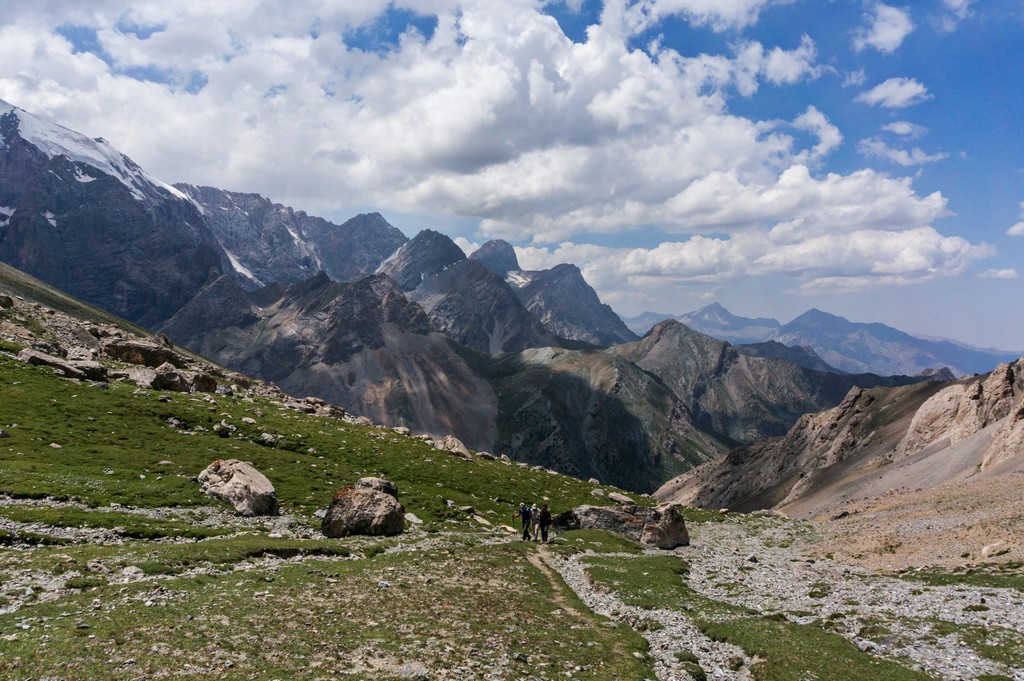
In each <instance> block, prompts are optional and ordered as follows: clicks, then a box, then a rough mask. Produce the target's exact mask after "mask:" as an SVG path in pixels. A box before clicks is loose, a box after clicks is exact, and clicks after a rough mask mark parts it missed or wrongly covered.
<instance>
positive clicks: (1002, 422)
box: [657, 360, 1024, 517]
mask: <svg viewBox="0 0 1024 681" xmlns="http://www.w3.org/2000/svg"><path fill="white" fill-rule="evenodd" d="M1022 370H1024V362H1022V361H1020V360H1018V361H1017V362H1013V363H1010V364H1007V365H1001V366H999V367H998V368H997V369H996V370H995V371H993V372H991V373H990V374H987V375H984V376H978V377H975V378H971V379H964V380H961V381H956V382H951V383H921V384H917V385H912V386H905V387H900V388H892V389H884V388H877V389H873V390H861V389H853V390H851V391H850V393H849V394H848V395H847V397H846V399H844V400H843V402H842V403H841V404H840V405H839V406H837V407H835V408H833V409H830V410H827V411H824V412H820V413H816V414H808V415H806V416H804V417H802V418H801V419H800V420H799V421H798V422H797V424H796V425H795V426H794V427H793V428H792V429H791V430H790V431H789V432H788V433H787V434H786V435H785V436H784V437H781V438H775V439H768V440H762V441H758V442H755V443H753V444H751V445H749V446H746V447H742V448H739V449H737V450H735V451H733V452H731V453H730V454H729V455H728V456H727V457H725V458H723V459H721V460H720V461H716V462H712V463H711V464H707V465H705V466H702V467H700V468H698V469H695V470H693V471H690V472H689V473H686V474H684V475H683V476H681V477H679V478H677V479H675V480H672V481H670V482H668V483H666V484H665V485H664V486H663V487H662V488H661V489H659V490H658V492H657V496H658V497H659V498H663V499H674V500H679V501H683V502H686V503H693V504H696V505H701V506H706V507H719V506H724V507H730V508H737V509H746V510H751V509H756V508H769V507H774V508H778V509H780V510H783V511H784V512H786V513H790V514H794V515H799V516H803V517H821V516H826V515H829V514H841V513H842V512H844V511H845V512H846V513H849V512H850V509H855V508H857V507H858V504H864V503H866V502H868V501H870V500H872V499H873V500H874V501H876V502H877V501H878V499H879V498H880V497H882V496H883V495H889V496H895V497H901V496H904V495H914V494H919V493H922V491H928V490H931V491H932V492H933V493H936V492H935V490H940V489H944V488H945V487H948V486H950V485H953V486H959V487H962V488H966V487H969V486H972V485H979V486H982V485H984V484H986V483H985V481H986V480H990V479H992V478H996V477H1002V476H1006V475H1010V474H1014V473H1019V472H1020V471H1024V455H1022V452H1024V449H1022V448H1021V443H1022V442H1024V382H1022V378H1021V372H1022Z"/></svg>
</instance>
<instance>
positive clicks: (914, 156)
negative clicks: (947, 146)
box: [857, 137, 949, 167]
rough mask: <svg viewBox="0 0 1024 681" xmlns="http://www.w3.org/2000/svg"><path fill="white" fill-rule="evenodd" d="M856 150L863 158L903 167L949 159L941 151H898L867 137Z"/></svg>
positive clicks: (877, 139) (882, 142) (916, 149)
mask: <svg viewBox="0 0 1024 681" xmlns="http://www.w3.org/2000/svg"><path fill="white" fill-rule="evenodd" d="M857 150H858V151H860V153H861V154H863V155H864V156H871V157H874V158H881V159H885V160H887V161H889V162H891V163H895V164H897V165H901V166H905V167H909V166H919V165H924V164H926V163H935V162H936V161H942V160H944V159H947V158H949V154H947V153H945V152H941V151H940V152H936V153H934V154H929V153H927V152H926V151H923V150H922V149H919V148H917V147H914V148H912V149H899V148H896V147H892V146H889V145H888V144H887V143H886V142H885V140H882V139H879V138H878V137H869V138H867V139H863V140H861V141H860V144H858V145H857Z"/></svg>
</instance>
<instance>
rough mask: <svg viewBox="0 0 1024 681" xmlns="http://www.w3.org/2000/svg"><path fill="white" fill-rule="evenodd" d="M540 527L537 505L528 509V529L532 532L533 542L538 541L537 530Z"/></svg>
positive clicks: (538, 534)
mask: <svg viewBox="0 0 1024 681" xmlns="http://www.w3.org/2000/svg"><path fill="white" fill-rule="evenodd" d="M539 526H540V509H539V508H537V504H534V505H533V506H531V507H530V529H531V531H532V532H533V541H540V533H539V532H537V528H538V527H539Z"/></svg>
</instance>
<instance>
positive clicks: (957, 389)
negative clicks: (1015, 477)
mask: <svg viewBox="0 0 1024 681" xmlns="http://www.w3.org/2000/svg"><path fill="white" fill-rule="evenodd" d="M1021 372H1022V367H1021V363H1020V362H1014V363H1012V364H1000V365H999V366H998V367H996V369H995V370H994V371H992V372H991V373H989V374H987V375H986V376H984V377H978V378H974V379H970V380H966V381H961V382H957V383H955V384H953V385H950V386H949V387H947V388H945V389H943V390H942V391H940V392H939V393H937V394H936V395H934V396H933V397H931V399H929V400H928V401H927V402H925V403H924V404H923V405H921V408H920V409H919V410H918V411H917V413H916V414H915V415H914V419H913V421H912V422H911V424H910V428H909V429H908V430H907V434H906V436H905V437H904V438H903V441H902V442H900V444H899V446H898V447H897V448H896V453H895V458H896V459H901V458H903V457H906V456H909V455H911V454H913V453H915V452H917V451H920V450H921V449H924V448H925V447H927V446H929V445H931V444H933V443H936V442H938V441H941V440H948V442H949V444H951V445H953V444H956V443H958V442H960V441H962V440H965V439H967V438H969V437H971V436H973V435H975V434H976V433H978V432H979V431H981V430H983V429H984V428H987V427H989V426H990V425H993V424H995V423H996V422H999V421H1003V420H1004V419H1006V418H1007V416H1009V415H1010V414H1011V413H1018V414H1019V412H1020V407H1021V394H1022V393H1024V377H1022V376H1021ZM1013 423H1014V419H1010V421H1009V422H1008V423H1004V424H1002V426H1001V428H1007V427H1010V428H1011V429H1012V427H1013ZM1004 438H1005V436H1004ZM997 458H998V457H997Z"/></svg>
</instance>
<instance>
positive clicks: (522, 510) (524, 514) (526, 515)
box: [513, 503, 530, 541]
mask: <svg viewBox="0 0 1024 681" xmlns="http://www.w3.org/2000/svg"><path fill="white" fill-rule="evenodd" d="M515 516H518V517H519V518H520V519H521V520H522V521H523V541H530V509H528V508H527V507H526V504H524V503H520V504H519V508H518V509H516V512H515V515H514V516H513V517H515Z"/></svg>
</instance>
